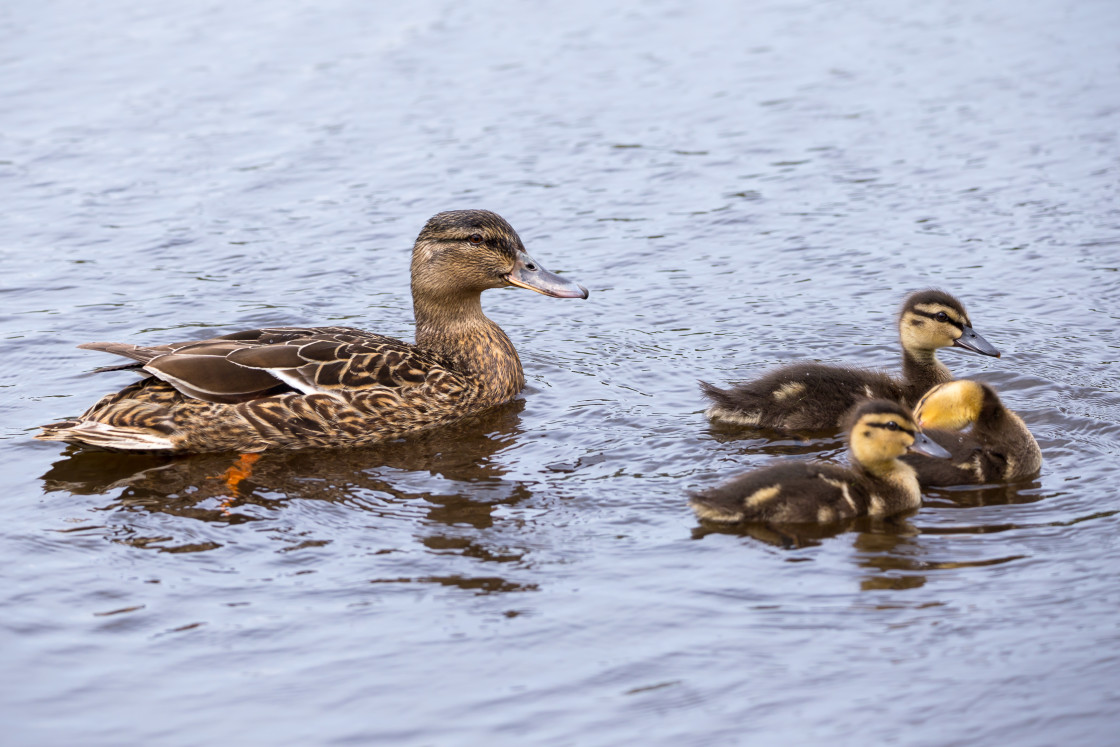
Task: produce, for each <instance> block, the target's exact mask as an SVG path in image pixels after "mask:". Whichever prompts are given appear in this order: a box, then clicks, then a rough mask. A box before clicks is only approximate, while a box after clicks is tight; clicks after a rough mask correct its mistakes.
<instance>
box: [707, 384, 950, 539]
mask: <svg viewBox="0 0 1120 747" xmlns="http://www.w3.org/2000/svg"><path fill="white" fill-rule="evenodd" d="M849 421H850V423H851V427H850V428H849V432H848V450H849V455H850V458H851V467H850V468H848V469H845V468H843V467H840V466H838V465H833V464H820V463H812V462H785V463H778V464H775V465H772V466H769V467H763V468H762V469H757V470H754V471H753V472H748V473H746V474H745V475H740V476H739V477H736V478H734V479H732V480H730V481H728V482H726V483H724V484H723V485H720V486H717V487H715V488H712V489H710V490H705V491H703V492H700V493H694V494H693V495H692V496H691V498H690V500H689V503H690V505H691V506H692V509H693V510H694V511H695V512H696V515H697V516H698V517H699V518H700V519H701V520H702V521H708V522H715V523H720V524H740V523H750V522H766V523H773V524H828V523H832V522H838V521H841V520H844V519H849V518H852V517H855V516H863V515H869V516H874V517H883V516H890V515H892V514H896V513H900V512H902V511H909V510H911V509H915V508H918V506H920V505H921V503H922V496H921V492H920V490H919V488H918V478H917V475H916V474H915V473H914V469H913V468H912V467H910V466H909V465H907V464H904V463H903V462H901V461H900V460H899V457H900V456H902V455H903V454H904V453H906V452H907V451H912V452H917V453H922V454H928V455H930V456H931V457H947V456H949V452H947V451H945V450H944V449H943V448H941V447H940V446H938V445H937V444H936V443H934V442H933V441H931V440H930V439H929V438H928V437H927V436H925V435H924V434H923V433H922V432H921V430H920V429H919V428H918V425H917V424H916V423H915V422H914V419H913V417H912V416H911V414H910V412H909V411H908V410H907V409H906V408H905V407H903V406H902V405H900V404H898V403H897V402H891V401H890V400H885V399H875V400H869V401H867V402H864V403H862V404H860V405H859V406H858V407H856V408H855V409H854V410H853V411H852V413H851V414H850V415H849Z"/></svg>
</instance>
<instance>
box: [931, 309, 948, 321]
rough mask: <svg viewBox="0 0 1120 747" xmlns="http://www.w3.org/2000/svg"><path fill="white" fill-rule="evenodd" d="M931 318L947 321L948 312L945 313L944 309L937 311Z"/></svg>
mask: <svg viewBox="0 0 1120 747" xmlns="http://www.w3.org/2000/svg"><path fill="white" fill-rule="evenodd" d="M933 318H934V319H936V320H937V321H939V322H947V321H949V315H948V314H946V313H945V312H944V311H939V312H937V315H936V316H934V317H933Z"/></svg>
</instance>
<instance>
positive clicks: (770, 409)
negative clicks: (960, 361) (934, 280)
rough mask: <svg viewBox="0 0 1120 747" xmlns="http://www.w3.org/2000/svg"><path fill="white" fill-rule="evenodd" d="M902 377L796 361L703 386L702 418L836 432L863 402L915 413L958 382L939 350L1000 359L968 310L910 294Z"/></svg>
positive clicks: (929, 293) (902, 330)
mask: <svg viewBox="0 0 1120 747" xmlns="http://www.w3.org/2000/svg"><path fill="white" fill-rule="evenodd" d="M898 331H899V337H900V339H901V343H902V378H901V379H896V378H893V377H891V376H889V375H887V374H885V373H883V372H881V371H873V370H868V369H859V368H848V367H843V366H825V365H821V364H819V363H797V364H793V365H790V366H785V367H783V368H779V369H777V370H775V371H772V372H770V373H768V374H766V375H764V376H762V377H761V378H759V379H756V380H754V381H748V382H743V383H740V384H736V385H735V386H732V387H731V388H728V389H720V388H719V387H716V386H713V385H712V384H709V383H707V382H704V381H701V382H700V387H701V389H703V391H704V394H705V395H706V396H707V397H708V399H710V400H711V401H712V405H711V406H710V407H709V408H708V409H707V411H706V412H705V413H704V414H705V415H706V416H707V417H708V419H709V420H711V421H712V422H714V423H726V424H729V425H738V426H747V427H752V428H767V429H771V430H778V431H806V430H825V429H835V428H838V427H840V426H841V425H842V421H843V418H844V415H845V413H847V412H848V410H850V409H851V408H852V406H853V405H855V404H856V403H858V402H860V401H862V400H864V399H875V398H883V399H889V400H894V401H896V402H902V403H904V404H906V405H907V406H908V407H913V405H914V403H916V402H917V401H918V398H919V397H921V395H922V394H923V393H924V392H926V390H928V389H929V388H930V387H932V386H934V385H936V384H939V383H941V382H945V381H951V380H952V378H953V376H952V374H950V373H949V369H947V368H946V367H945V366H944V364H942V363H941V361H939V360H938V359H937V350H938V349H940V348H946V347H956V348H961V349H963V350H970V351H972V352H976V353H980V354H982V355H991V356H995V357H997V358H998V357H999V351H998V350H996V349H995V348H994V347H993V346H992V345H991V344H989V343H988V341H987V340H985V339H984V338H983V337H981V336H980V335H979V334H977V333H976V331H975V330H973V329H972V322H971V321H969V318H968V313H967V312H966V311H965V308H964V305H963V304H962V303H961V302H960V301H958V300H957V299H956V298H954V297H953V296H951V295H949V294H948V293H945V292H944V291H939V290H932V289H931V290H923V291H918V292H916V293H912V294H911V295H910V296H909V297H908V298H907V299H906V301H905V303H904V304H903V307H902V312H901V314H900V315H899V320H898Z"/></svg>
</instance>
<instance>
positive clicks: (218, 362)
mask: <svg viewBox="0 0 1120 747" xmlns="http://www.w3.org/2000/svg"><path fill="white" fill-rule="evenodd" d="M508 285H516V286H520V287H523V288H529V289H531V290H536V291H538V292H540V293H544V294H545V295H550V296H555V297H562V298H586V297H587V290H586V289H584V288H583V287H582V286H579V285H577V284H576V283H573V282H571V281H568V280H564V279H563V278H561V277H559V276H557V275H553V274H552V273H550V272H547V271H546V270H544V268H542V267H540V265H538V264H537V263H536V262H535V261H534V260H533V259H532V258H531V257H529V255H528V254H526V253H525V247H524V246H523V245H522V243H521V239H520V238H519V237H518V236H517V233H516V232H515V231H514V230H513V228H512V227H510V225H509V224H508V223H507V222H506V221H505V220H503V219H502V218H501V217H500V216H498V215H496V214H494V213H491V212H488V211H483V210H458V211H452V212H447V213H440V214H438V215H436V216H434V217H433V218H432V219H431V220H429V221H428V223H427V225H425V226H424V229H423V230H422V231H421V232H420V235H419V237H418V238H417V239H416V244H415V246H414V247H413V252H412V298H413V307H414V311H415V315H416V343H415V344H410V343H406V342H402V341H400V340H395V339H393V338H390V337H384V336H382V335H377V334H373V333H371V332H364V331H362V330H358V329H352V328H349V327H317V328H309V327H275V328H267V329H254V330H247V331H244V332H237V333H234V334H231V335H223V336H221V337H216V338H213V339H209V340H198V341H192V342H181V343H171V344H169V345H153V346H140V345H128V344H123V343H104V342H98V343H89V344H86V345H81V346H80V347H83V348H88V349H93V350H102V351H105V352H109V353H115V354H117V355H122V356H125V357H127V358H131V359H132V360H134V361H136V363H133V364H127V365H124V366H114V367H108V368H106V369H101V370H120V369H136V370H138V371H142V372H146V373H148V374H151V376H150V377H149V378H145V379H143V380H142V381H139V382H136V383H134V384H132V385H130V386H127V387H125V388H124V389H122V390H121V391H119V392H116V393H114V394H110V395H107V396H105V397H103V398H102V399H101V400H100V401H99V402H97V403H96V404H95V405H94V406H93V407H91V408H90V409H89V410H88V411H86V413H85V414H83V415H82V416H81V417H79V418H76V419H74V420H68V421H64V422H61V423H54V424H51V425H47V426H43V432H42V433H41V434H40V435H38V436H37V438H40V439H44V440H53V441H69V442H72V443H83V444H89V445H94V446H100V447H104V448H110V449H124V450H158V451H189V452H203V451H226V450H238V451H243V452H256V451H262V450H264V449H268V448H288V449H293V448H306V447H328V446H360V445H364V444H370V443H375V442H377V441H382V440H385V439H388V438H393V437H396V436H400V435H403V434H406V433H409V432H412V431H416V430H419V429H425V428H432V427H436V426H439V425H441V424H444V423H448V422H451V421H454V420H457V419H459V418H462V417H464V416H467V415H471V414H473V413H477V412H479V411H481V410H484V409H486V408H489V407H493V406H494V405H498V404H502V403H504V402H508V401H509V400H510V399H512V398H513V397H514V396H515V395H516V394H517V393H518V392H519V391H521V389H522V387H523V386H524V385H525V377H524V374H523V373H522V368H521V361H520V359H519V358H518V357H517V351H516V350H514V347H513V344H512V343H511V342H510V340H509V338H508V337H507V336H506V334H505V333H504V332H503V331H502V330H501V329H500V328H499V327H498V325H496V324H495V323H494V322H492V321H490V320H489V319H488V318H486V316H485V315H484V314H483V313H482V305H481V299H480V295H481V293H482V291H484V290H486V289H488V288H499V287H503V286H508Z"/></svg>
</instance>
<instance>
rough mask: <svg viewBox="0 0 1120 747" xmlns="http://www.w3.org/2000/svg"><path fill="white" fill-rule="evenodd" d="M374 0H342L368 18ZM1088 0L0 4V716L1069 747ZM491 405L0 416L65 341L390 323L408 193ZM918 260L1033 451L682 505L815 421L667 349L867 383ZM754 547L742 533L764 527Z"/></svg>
mask: <svg viewBox="0 0 1120 747" xmlns="http://www.w3.org/2000/svg"><path fill="white" fill-rule="evenodd" d="M382 6H384V7H382ZM1117 29H1120V4H1117V3H1116V2H1114V0H1087V1H1086V2H1080V3H1065V2H1059V1H1058V0H1027V1H1026V2H1011V1H1010V0H995V1H994V2H990V3H982V4H976V3H972V2H964V1H963V0H949V1H948V2H944V3H922V2H894V1H893V0H868V1H867V2H858V3H831V2H823V1H822V0H804V1H798V0H782V1H774V2H759V3H733V2H722V3H719V2H712V3H708V2H699V3H689V2H674V1H669V0H665V1H651V2H626V3H621V4H608V5H603V4H602V3H593V2H585V1H584V0H575V2H572V1H568V2H553V1H552V0H545V1H544V2H539V3H532V4H525V5H517V6H514V5H511V4H508V3H501V2H487V1H485V0H480V1H472V2H466V3H453V2H449V1H448V0H423V1H421V2H414V3H407V4H404V3H402V4H398V5H397V6H393V7H389V4H387V3H363V2H357V0H328V1H327V2H310V1H309V0H304V1H301V0H279V1H276V0H274V1H270V2H264V1H263V0H247V1H246V2H237V3H226V2H217V1H216V0H209V1H207V0H200V1H199V2H193V3H182V4H178V5H174V4H172V5H166V6H165V5H152V4H148V3H141V2H137V0H108V1H107V2H102V3H80V2H76V1H74V0H41V1H40V2H34V3H33V2H27V1H26V0H14V1H13V2H8V3H6V4H5V5H4V7H3V8H2V9H0V193H2V195H3V210H2V211H0V263H2V265H0V266H2V269H3V272H2V274H0V303H2V306H0V337H2V338H3V340H4V355H3V357H2V359H0V374H2V375H0V413H2V418H0V475H2V476H0V488H2V491H3V495H4V504H3V515H4V520H3V522H2V523H0V605H2V609H3V611H4V614H3V616H2V620H0V671H3V672H4V676H3V678H2V679H0V723H2V725H3V732H4V742H5V743H6V744H13V745H16V744H18V745H72V744H84V745H119V744H144V743H147V744H155V743H159V744H174V745H202V744H221V743H226V744H229V743H234V742H236V743H240V744H268V745H289V744H290V745H307V744H372V743H382V744H394V745H396V744H408V745H411V744H416V745H421V744H440V745H444V744H462V745H467V744H517V745H521V744H547V745H566V744H579V745H597V744H602V745H614V744H627V743H629V744H632V743H638V742H641V743H645V744H658V745H681V744H690V745H693V744H695V745H721V744H733V743H746V742H751V743H755V744H794V743H797V744H802V743H814V742H825V741H827V742H830V743H836V744H860V745H863V744H914V745H943V744H970V745H975V744H991V745H996V744H998V745H1004V744H1016V745H1053V744H1103V743H1106V742H1110V741H1113V740H1115V735H1116V733H1117V729H1120V616H1118V614H1117V610H1118V605H1120V583H1118V582H1117V569H1118V568H1120V491H1118V489H1117V485H1118V484H1120V466H1118V463H1120V459H1118V455H1120V363H1118V361H1120V335H1118V334H1117V325H1118V318H1120V35H1118V33H1117ZM464 207H483V208H488V209H491V210H495V211H497V212H499V213H501V214H502V215H503V216H505V217H506V218H507V219H508V220H509V221H510V222H511V223H512V224H513V225H514V227H515V228H517V229H518V231H519V232H520V234H521V236H522V238H523V239H524V241H525V243H526V246H527V247H528V250H529V251H530V253H531V254H532V255H533V256H534V257H535V258H537V259H538V260H540V261H541V262H542V263H543V264H544V265H545V266H546V267H548V268H549V269H551V270H553V271H559V272H561V273H562V274H564V275H567V276H569V277H571V278H573V279H575V280H577V281H579V282H581V283H583V284H584V285H586V286H588V287H589V288H590V289H591V296H590V298H589V299H588V300H587V301H577V300H557V299H549V298H545V297H543V296H539V295H537V294H532V293H528V292H524V291H515V290H508V291H492V292H489V293H487V294H486V295H485V296H484V297H483V300H484V306H485V308H486V310H487V313H488V314H489V315H490V316H491V318H493V319H494V320H496V321H497V322H498V323H499V324H501V325H503V327H504V328H505V329H506V331H507V332H508V333H509V335H510V337H511V338H512V339H513V341H514V344H515V345H516V346H517V348H518V350H519V352H520V354H521V357H522V360H523V362H524V365H525V370H526V376H527V379H528V382H529V384H528V387H527V389H526V392H525V396H524V398H522V399H519V400H518V401H516V402H514V403H512V404H511V405H509V406H507V407H504V408H500V409H499V410H497V411H495V412H492V413H488V414H487V415H486V416H484V417H481V418H479V419H477V420H474V421H470V422H467V423H463V424H461V425H458V426H456V427H453V428H449V429H447V430H445V431H440V432H436V433H432V434H429V435H427V436H423V437H417V438H413V439H406V440H404V441H401V442H398V443H393V444H388V445H386V446H384V447H381V448H377V449H367V450H360V451H340V452H337V453H322V452H317V453H294V454H281V453H277V454H267V455H266V456H265V457H264V458H263V459H262V460H261V461H260V462H259V463H258V464H257V466H256V469H255V472H254V474H253V476H252V477H251V478H250V479H249V481H247V482H246V483H244V484H243V485H242V486H241V488H242V490H241V494H240V495H239V496H238V497H236V499H235V500H234V501H233V505H232V507H231V508H230V509H229V510H228V511H226V510H223V503H222V502H223V499H226V498H227V497H228V496H227V493H228V491H227V490H225V488H224V487H223V486H222V484H221V483H220V481H218V480H216V479H215V476H216V475H219V474H221V473H222V471H223V470H224V469H225V468H226V467H227V466H229V463H230V460H229V457H226V456H221V455H217V456H204V457H183V458H175V459H172V458H166V457H158V456H145V455H112V454H107V453H97V452H92V451H85V452H83V451H79V450H73V449H70V450H66V449H63V448H62V446H61V445H58V444H50V443H42V442H37V441H32V440H31V436H32V434H33V433H35V432H36V426H37V425H38V424H41V423H46V422H50V421H52V420H55V419H58V418H61V417H64V416H69V415H74V414H77V413H79V412H80V411H82V410H83V409H84V408H85V407H87V406H88V405H89V404H90V403H92V402H93V401H94V400H95V399H96V398H97V397H99V396H100V395H102V394H104V393H105V392H108V391H112V390H114V389H116V388H119V387H120V386H123V385H124V384H125V383H127V382H128V381H130V380H131V377H130V376H128V375H127V374H120V373H117V374H100V375H96V376H90V375H88V374H87V373H86V372H88V371H89V370H90V369H92V368H94V367H96V366H99V365H105V364H108V363H112V362H113V361H112V360H111V359H109V358H108V357H107V356H104V355H102V354H98V353H94V352H89V351H81V350H77V349H75V347H74V346H75V345H77V344H79V343H81V342H85V341H91V340H118V341H126V342H159V341H167V340H172V339H189V338H191V337H194V336H204V335H211V334H216V333H225V332H230V331H234V330H236V329H240V328H248V327H256V326H262V325H306V324H347V325H354V326H362V327H364V328H368V329H373V330H375V331H378V332H382V333H386V334H392V335H397V336H402V337H405V338H411V335H412V329H411V310H410V299H409V295H408V252H409V249H410V247H411V245H412V241H413V239H414V238H415V236H416V233H417V232H418V231H419V229H420V227H421V226H422V225H423V223H424V222H425V221H426V220H427V218H428V217H429V216H430V215H432V214H433V213H436V212H438V211H441V210H447V209H455V208H464ZM929 286H937V287H942V288H945V289H946V290H949V291H951V292H953V293H955V294H957V295H958V296H959V297H960V298H961V299H962V300H963V301H964V302H965V303H966V304H967V306H968V309H969V312H970V314H971V316H972V320H973V323H974V325H975V328H976V330H977V331H978V332H980V334H982V335H983V336H984V337H985V338H987V339H988V340H989V341H990V342H992V343H993V344H995V345H996V346H997V347H999V348H1000V349H1001V350H1003V351H1004V356H1003V358H1002V359H1000V360H995V359H989V358H982V357H979V356H970V355H967V354H958V353H955V352H952V351H946V352H944V353H943V354H942V356H941V357H942V360H944V361H945V362H946V363H947V364H948V365H949V366H950V368H951V369H952V370H953V372H954V373H955V374H956V375H958V376H976V377H979V378H982V379H984V380H986V381H989V382H991V383H993V384H994V385H995V386H996V387H997V388H998V389H999V391H1000V392H1001V394H1002V395H1003V398H1004V401H1005V402H1006V403H1007V404H1008V405H1009V406H1011V407H1012V408H1014V409H1015V410H1016V411H1018V412H1019V413H1020V414H1021V415H1022V416H1023V417H1024V419H1025V420H1026V422H1027V423H1028V424H1029V426H1030V427H1031V428H1032V430H1033V431H1034V433H1035V434H1036V437H1037V438H1038V441H1039V443H1040V445H1041V447H1042V451H1043V455H1044V459H1045V463H1044V466H1043V470H1042V473H1041V475H1040V476H1039V477H1038V479H1036V480H1033V481H1029V482H1026V483H1022V484H1017V485H1014V486H1010V487H991V488H986V489H968V490H961V489H953V490H939V491H931V492H929V493H928V494H927V495H926V504H925V506H924V507H923V508H922V509H921V510H920V511H919V512H917V513H916V514H914V515H912V516H909V517H906V518H904V519H902V520H899V521H896V522H879V523H875V524H865V525H861V526H858V527H857V529H856V531H850V532H846V533H843V534H839V535H837V536H834V537H827V538H823V539H820V540H817V541H804V542H799V543H797V542H795V543H785V544H782V543H780V542H778V543H776V544H775V542H774V539H775V538H773V537H769V538H768V537H764V536H744V535H737V534H723V533H717V534H711V533H706V532H704V531H701V530H700V528H699V527H698V525H697V522H696V521H695V519H694V517H693V515H692V513H691V511H690V510H689V509H688V507H687V505H686V503H685V500H686V493H687V491H689V490H695V489H699V488H703V487H707V486H709V485H712V484H714V483H715V482H717V481H719V480H721V479H724V478H726V477H728V476H730V475H733V474H735V473H737V472H739V471H742V470H745V469H748V468H751V467H754V466H759V465H762V464H766V463H768V462H770V461H771V460H773V459H775V458H777V457H778V456H780V455H790V454H793V455H804V456H802V457H801V458H810V457H812V456H815V457H819V458H825V459H830V460H836V461H842V460H843V448H842V443H841V441H840V440H839V439H823V440H817V441H811V442H801V441H797V440H794V439H789V440H779V441H775V440H768V439H766V438H763V437H761V436H760V435H759V434H750V433H747V434H740V433H735V432H729V431H725V430H720V429H713V428H711V427H710V426H709V425H708V424H707V423H706V421H705V420H704V418H703V417H702V415H701V411H702V410H703V408H704V402H703V401H702V400H701V397H700V394H699V390H698V387H697V383H696V382H697V380H698V379H700V378H705V379H708V380H711V381H714V382H717V383H725V382H727V381H730V380H734V379H740V378H746V377H750V376H752V375H755V374H757V373H760V372H763V371H765V370H768V369H769V368H771V367H773V366H774V365H777V364H780V363H782V362H785V361H791V360H799V359H816V360H822V361H827V362H839V361H851V362H856V363H860V364H862V365H868V366H884V367H893V366H895V365H896V362H897V360H896V359H897V356H898V353H897V342H896V336H895V330H894V315H895V313H896V309H897V307H898V305H899V303H900V302H901V300H902V298H903V297H904V296H905V295H906V294H907V292H909V291H911V290H914V289H918V288H923V287H929ZM768 540H770V541H768Z"/></svg>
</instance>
